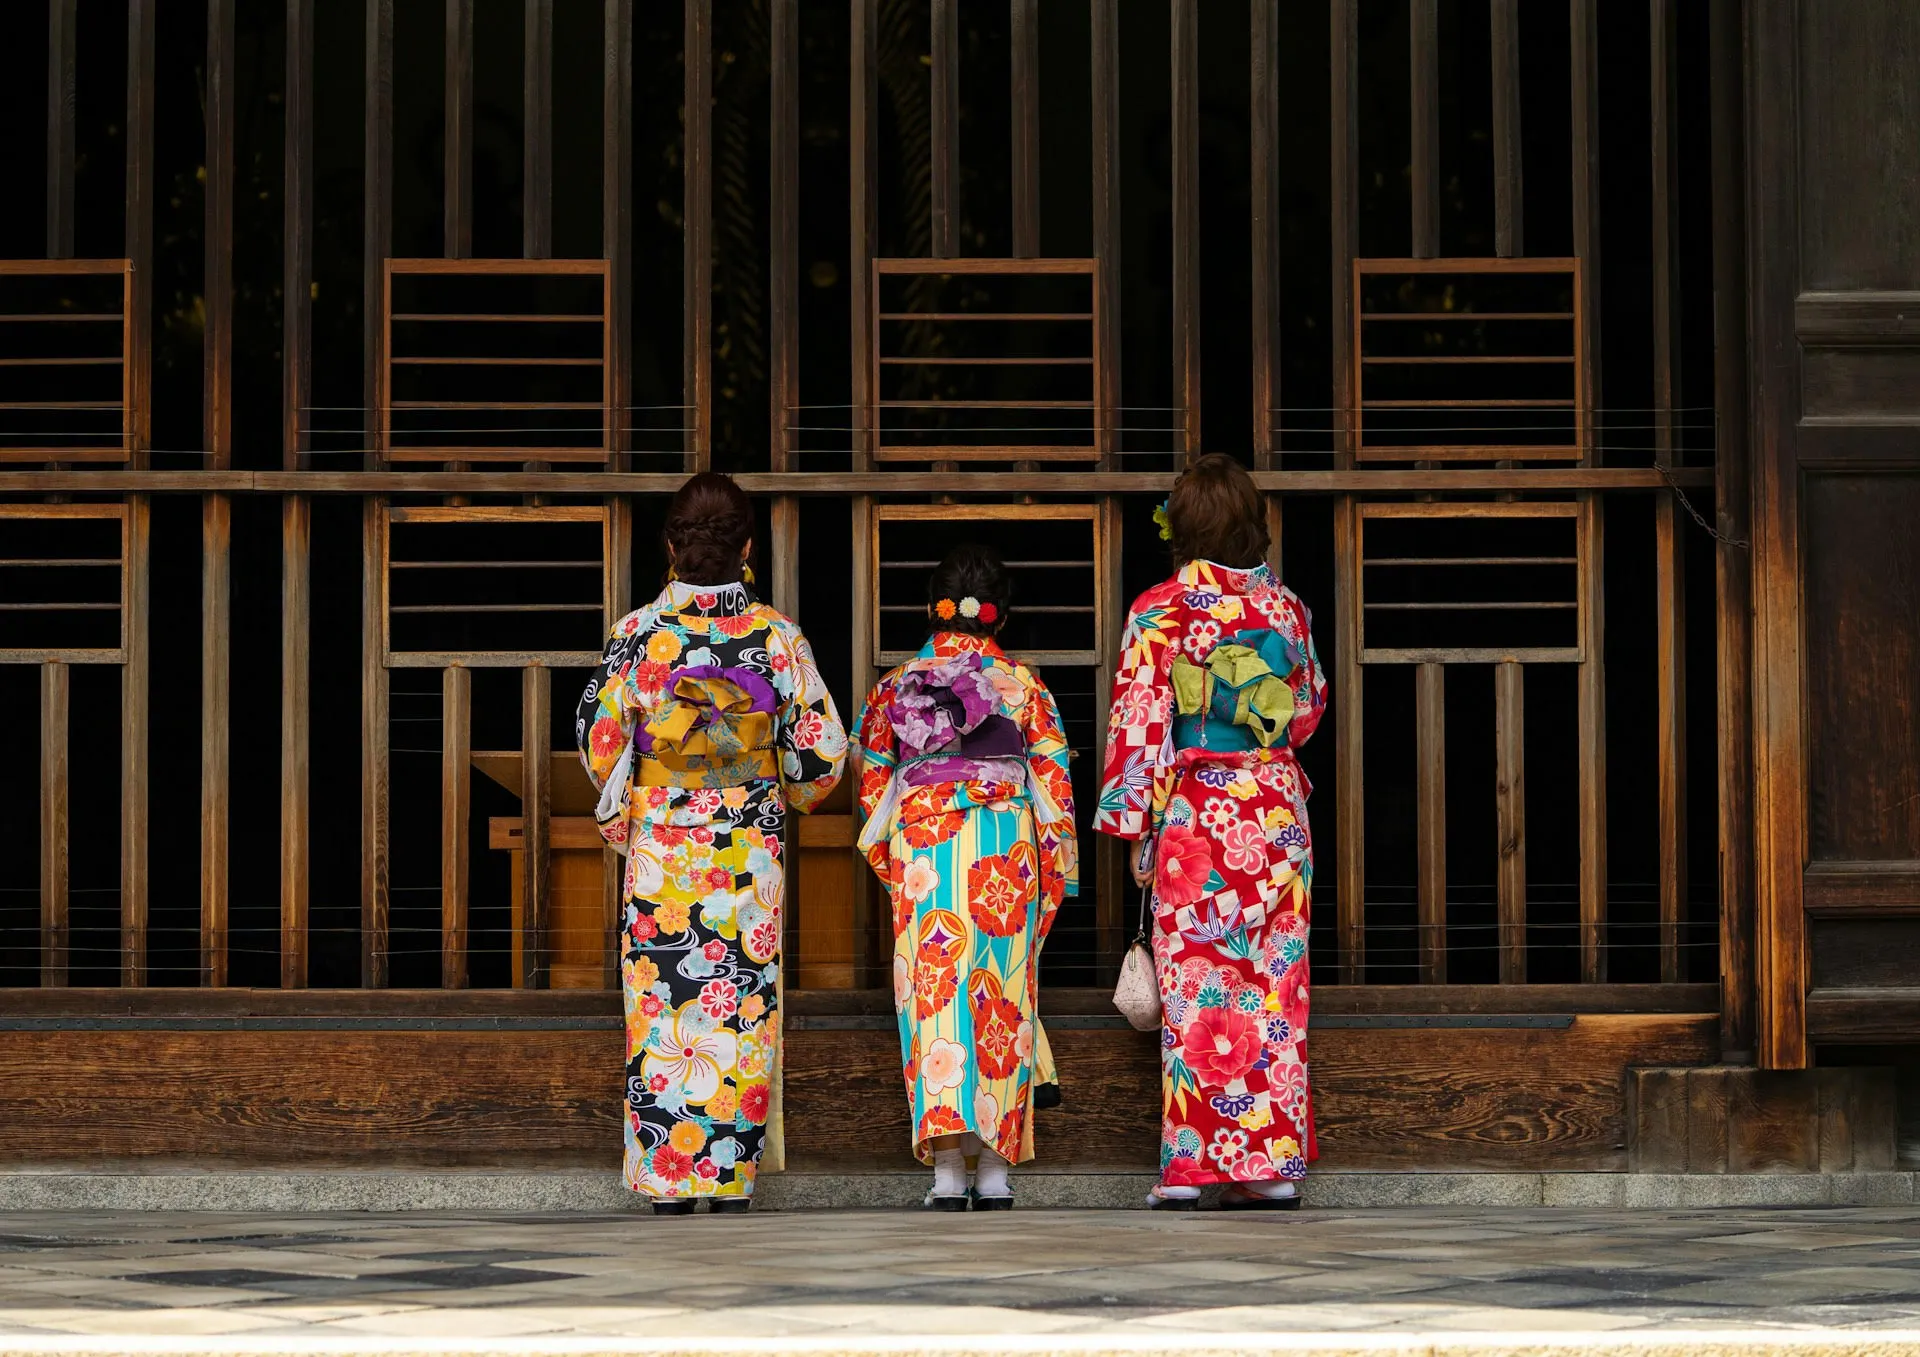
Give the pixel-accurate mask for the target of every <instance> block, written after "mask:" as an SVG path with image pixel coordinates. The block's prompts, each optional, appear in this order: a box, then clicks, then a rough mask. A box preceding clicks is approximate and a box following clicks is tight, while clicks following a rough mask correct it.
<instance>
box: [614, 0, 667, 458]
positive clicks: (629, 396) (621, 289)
mask: <svg viewBox="0 0 1920 1357" xmlns="http://www.w3.org/2000/svg"><path fill="white" fill-rule="evenodd" d="M603 18H604V22H603V25H602V29H603V35H602V36H603V47H602V51H601V82H600V126H601V132H600V250H601V252H602V254H604V255H605V257H606V260H607V366H606V377H605V381H606V397H605V398H606V401H607V404H608V406H609V407H611V416H612V417H611V421H610V426H609V428H608V431H607V432H608V446H607V452H608V454H609V456H608V459H607V461H608V466H609V468H610V469H611V470H614V471H625V470H627V469H628V467H627V464H628V462H629V460H630V459H629V457H628V449H630V448H631V447H632V446H633V435H632V433H631V432H630V430H631V429H632V428H633V427H634V423H635V420H634V411H633V410H632V409H631V408H630V407H631V406H632V405H633V370H632V353H633V5H632V0H606V8H605V11H604V15H603ZM682 413H683V414H684V413H685V412H684V411H683V412H682Z"/></svg>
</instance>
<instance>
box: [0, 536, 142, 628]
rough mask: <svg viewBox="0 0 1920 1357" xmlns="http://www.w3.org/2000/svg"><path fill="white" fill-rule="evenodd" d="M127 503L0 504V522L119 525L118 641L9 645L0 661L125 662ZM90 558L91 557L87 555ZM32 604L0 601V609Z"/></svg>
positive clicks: (129, 606) (131, 586)
mask: <svg viewBox="0 0 1920 1357" xmlns="http://www.w3.org/2000/svg"><path fill="white" fill-rule="evenodd" d="M133 513H134V506H133V505H131V504H0V524H4V523H6V522H8V521H9V520H12V521H29V520H34V519H65V520H74V519H81V520H86V519H93V520H98V521H102V522H106V521H112V522H117V523H118V524H119V525H120V560H119V567H120V589H119V601H118V603H117V604H116V605H115V607H116V608H117V609H118V611H119V615H120V640H119V644H118V645H115V646H110V647H98V646H95V647H73V646H12V647H6V648H0V664H121V665H124V664H125V663H127V657H128V653H129V648H130V641H129V638H130V634H131V628H132V618H133V609H134V605H135V602H136V599H135V594H134V590H135V582H134V580H133V566H134V559H133V551H132V546H133V543H132V542H131V540H130V538H131V534H132V531H133V528H132V515H133ZM88 559H94V558H88ZM25 606H33V605H23V604H7V603H0V609H4V608H7V607H25Z"/></svg>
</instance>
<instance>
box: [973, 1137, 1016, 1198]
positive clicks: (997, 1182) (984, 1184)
mask: <svg viewBox="0 0 1920 1357" xmlns="http://www.w3.org/2000/svg"><path fill="white" fill-rule="evenodd" d="M973 1186H974V1188H975V1190H976V1191H978V1192H979V1193H980V1195H981V1196H983V1197H1011V1196H1012V1195H1013V1189H1012V1188H1011V1187H1009V1186H1008V1185H1007V1161H1006V1160H1004V1159H1002V1158H1001V1157H1000V1152H999V1151H998V1150H996V1149H994V1148H993V1147H992V1146H991V1145H982V1146H981V1147H980V1163H979V1166H978V1167H977V1168H975V1169H974V1173H973Z"/></svg>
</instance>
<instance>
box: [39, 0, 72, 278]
mask: <svg viewBox="0 0 1920 1357" xmlns="http://www.w3.org/2000/svg"><path fill="white" fill-rule="evenodd" d="M78 8H79V0H47V258H49V259H71V258H73V123H74V116H75V114H74V93H75V90H76V88H77V86H76V73H77V66H76V62H75V59H74V50H75V48H76V46H77V45H78V44H77V39H78V36H79V17H78Z"/></svg>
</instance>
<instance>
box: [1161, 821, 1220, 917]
mask: <svg viewBox="0 0 1920 1357" xmlns="http://www.w3.org/2000/svg"><path fill="white" fill-rule="evenodd" d="M1212 875H1213V847H1212V845H1210V844H1209V843H1208V842H1207V841H1206V840H1205V839H1204V838H1202V837H1201V836H1200V835H1198V834H1195V833H1194V832H1193V831H1192V830H1191V829H1188V828H1187V827H1186V826H1185V825H1168V826H1167V827H1166V828H1165V829H1164V830H1162V831H1161V832H1160V844H1159V847H1158V848H1157V849H1156V850H1155V853H1154V874H1153V893H1154V894H1155V895H1156V896H1157V897H1159V899H1161V900H1162V901H1164V902H1165V903H1167V904H1169V905H1172V906H1174V907H1175V908H1176V909H1177V908H1179V907H1180V906H1181V905H1190V904H1192V903H1193V902H1194V901H1195V900H1198V899H1199V898H1200V897H1201V896H1203V895H1205V894H1206V893H1207V878H1208V877H1210V876H1212Z"/></svg>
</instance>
